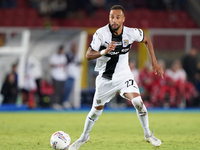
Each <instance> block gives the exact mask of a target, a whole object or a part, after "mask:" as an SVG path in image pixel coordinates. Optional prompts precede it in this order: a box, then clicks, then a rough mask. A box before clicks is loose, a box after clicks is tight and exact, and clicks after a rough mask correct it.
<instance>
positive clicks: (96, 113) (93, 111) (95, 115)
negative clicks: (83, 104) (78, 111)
mask: <svg viewBox="0 0 200 150" xmlns="http://www.w3.org/2000/svg"><path fill="white" fill-rule="evenodd" d="M102 112H103V110H97V109H96V108H94V107H92V109H91V110H90V112H89V114H88V118H89V119H90V120H91V121H94V122H96V121H97V120H98V117H99V116H100V115H101V114H102Z"/></svg>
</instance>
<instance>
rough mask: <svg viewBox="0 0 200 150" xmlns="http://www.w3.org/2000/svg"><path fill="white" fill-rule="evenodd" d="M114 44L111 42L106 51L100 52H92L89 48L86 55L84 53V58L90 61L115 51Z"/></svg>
mask: <svg viewBox="0 0 200 150" xmlns="http://www.w3.org/2000/svg"><path fill="white" fill-rule="evenodd" d="M115 47H116V45H115V42H114V41H112V42H111V43H110V44H109V45H108V46H107V48H106V49H104V50H102V51H95V50H93V49H92V48H91V47H89V48H88V50H87V53H86V58H87V59H88V60H92V59H96V58H99V57H101V56H103V55H106V54H108V53H109V52H110V51H112V50H115Z"/></svg>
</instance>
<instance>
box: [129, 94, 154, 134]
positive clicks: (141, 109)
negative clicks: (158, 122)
mask: <svg viewBox="0 0 200 150" xmlns="http://www.w3.org/2000/svg"><path fill="white" fill-rule="evenodd" d="M131 102H132V104H133V106H134V107H135V108H136V113H137V116H138V118H139V120H140V123H141V125H142V128H143V130H144V134H145V135H146V134H150V133H151V131H150V130H149V119H148V112H147V109H146V107H145V105H144V104H143V102H142V98H141V96H138V97H135V98H133V99H132V100H131Z"/></svg>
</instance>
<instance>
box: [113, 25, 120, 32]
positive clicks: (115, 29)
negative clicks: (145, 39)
mask: <svg viewBox="0 0 200 150" xmlns="http://www.w3.org/2000/svg"><path fill="white" fill-rule="evenodd" d="M120 26H121V25H119V26H118V27H116V28H113V26H112V25H111V29H112V30H113V31H114V32H116V31H117V30H118V29H119V28H120Z"/></svg>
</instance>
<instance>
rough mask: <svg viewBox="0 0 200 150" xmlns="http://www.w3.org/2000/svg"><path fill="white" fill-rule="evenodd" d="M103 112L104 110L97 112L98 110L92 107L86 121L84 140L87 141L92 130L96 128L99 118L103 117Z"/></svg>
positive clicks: (82, 136)
mask: <svg viewBox="0 0 200 150" xmlns="http://www.w3.org/2000/svg"><path fill="white" fill-rule="evenodd" d="M102 112H103V110H97V109H96V108H94V107H92V109H91V110H90V112H89V113H88V115H87V117H86V120H85V125H84V130H83V133H82V135H81V138H83V140H86V139H87V137H88V136H89V133H90V131H91V130H92V127H93V126H94V124H95V122H96V121H97V120H98V117H99V116H100V115H101V113H102Z"/></svg>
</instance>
